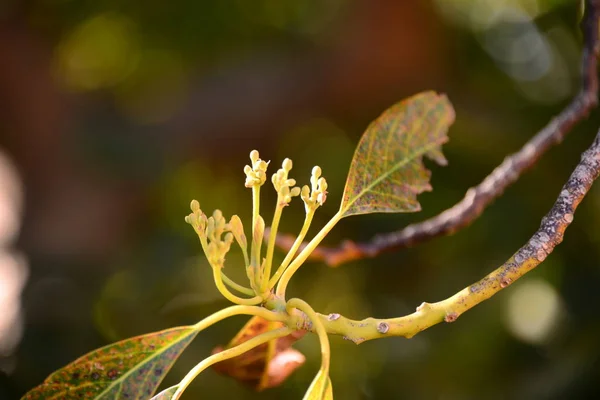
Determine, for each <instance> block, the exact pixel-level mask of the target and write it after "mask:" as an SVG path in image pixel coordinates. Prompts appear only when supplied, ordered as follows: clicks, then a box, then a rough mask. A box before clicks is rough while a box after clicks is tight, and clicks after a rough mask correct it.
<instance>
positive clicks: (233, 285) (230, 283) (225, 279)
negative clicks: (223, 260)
mask: <svg viewBox="0 0 600 400" xmlns="http://www.w3.org/2000/svg"><path fill="white" fill-rule="evenodd" d="M221 276H222V278H223V282H224V283H225V284H226V285H227V286H229V287H230V288H232V289H234V290H237V291H238V292H240V293H242V294H245V295H248V296H254V295H255V293H254V290H252V289H250V288H247V287H245V286H242V285H240V284H239V283H237V282H235V281H234V280H232V279H231V278H229V277H228V276H227V275H225V273H224V272H223V271H221Z"/></svg>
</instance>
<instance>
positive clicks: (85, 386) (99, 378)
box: [22, 326, 197, 400]
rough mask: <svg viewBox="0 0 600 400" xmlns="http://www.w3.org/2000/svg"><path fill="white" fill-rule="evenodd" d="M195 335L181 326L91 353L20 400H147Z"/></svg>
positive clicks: (193, 331)
mask: <svg viewBox="0 0 600 400" xmlns="http://www.w3.org/2000/svg"><path fill="white" fill-rule="evenodd" d="M196 333H197V331H196V330H195V329H193V327H191V326H182V327H177V328H172V329H167V330H164V331H160V332H154V333H150V334H147V335H142V336H137V337H134V338H131V339H126V340H123V341H120V342H117V343H114V344H111V345H108V346H105V347H102V348H101V349H98V350H94V351H92V352H90V353H88V354H86V355H84V356H83V357H81V358H79V359H77V360H75V361H73V362H72V363H71V364H69V365H67V366H66V367H64V368H62V369H60V370H58V371H56V372H55V373H53V374H52V375H50V376H49V377H48V378H47V379H46V380H45V381H44V382H43V383H42V384H41V385H39V386H37V387H36V388H34V389H33V390H31V391H30V392H28V393H27V394H25V396H24V397H23V398H22V400H37V399H40V400H41V399H44V400H71V399H78V400H79V399H97V400H98V399H102V400H113V399H128V400H138V399H139V400H147V399H149V398H150V397H151V396H152V395H153V394H154V392H155V391H156V388H157V387H158V385H159V384H160V382H161V381H162V380H163V378H164V377H165V375H166V374H167V372H169V369H171V367H172V366H173V364H174V363H175V361H176V360H177V358H178V357H179V355H180V354H181V353H182V352H183V350H185V348H186V347H187V346H188V344H190V342H191V341H192V339H193V338H194V337H195V336H196Z"/></svg>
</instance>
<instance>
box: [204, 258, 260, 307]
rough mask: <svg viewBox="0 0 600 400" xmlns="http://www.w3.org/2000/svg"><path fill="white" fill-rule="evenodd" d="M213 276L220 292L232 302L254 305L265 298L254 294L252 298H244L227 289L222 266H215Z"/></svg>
mask: <svg viewBox="0 0 600 400" xmlns="http://www.w3.org/2000/svg"><path fill="white" fill-rule="evenodd" d="M213 277H214V279H215V284H216V285H217V289H219V292H221V294H222V295H223V297H225V298H226V299H227V300H229V301H231V302H232V303H235V304H240V305H246V306H254V305H257V304H260V303H261V302H262V300H263V299H262V297H260V296H254V297H252V298H250V299H244V298H242V297H239V296H236V295H235V294H233V293H231V292H230V291H229V289H227V287H226V286H225V285H224V284H223V275H222V274H221V268H219V267H213Z"/></svg>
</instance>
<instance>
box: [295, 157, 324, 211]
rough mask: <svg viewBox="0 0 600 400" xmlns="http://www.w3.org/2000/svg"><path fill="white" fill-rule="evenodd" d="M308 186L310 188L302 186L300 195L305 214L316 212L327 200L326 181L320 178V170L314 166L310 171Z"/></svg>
mask: <svg viewBox="0 0 600 400" xmlns="http://www.w3.org/2000/svg"><path fill="white" fill-rule="evenodd" d="M310 185H311V188H309V187H308V185H304V186H303V187H302V192H301V195H300V196H301V197H302V201H304V207H305V208H306V212H309V211H310V210H313V211H314V210H316V209H317V208H318V207H319V206H322V205H323V204H324V203H325V200H327V181H326V180H325V178H323V177H321V168H320V167H318V166H315V167H314V168H313V169H312V174H311V177H310Z"/></svg>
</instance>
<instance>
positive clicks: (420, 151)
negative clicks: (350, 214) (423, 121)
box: [340, 138, 443, 214]
mask: <svg viewBox="0 0 600 400" xmlns="http://www.w3.org/2000/svg"><path fill="white" fill-rule="evenodd" d="M442 139H443V138H442ZM439 142H442V140H441V139H440V140H438V141H434V142H432V143H430V144H429V145H426V146H423V147H420V148H419V149H418V151H415V152H414V153H413V154H412V155H410V156H408V157H406V158H405V159H404V160H402V161H400V162H398V163H397V164H396V165H395V166H394V167H392V168H391V169H389V170H388V171H387V172H385V173H383V174H381V176H379V177H378V178H377V179H375V180H373V181H372V182H371V183H370V184H369V185H367V187H365V188H364V189H363V190H361V191H360V193H358V194H357V195H356V196H354V198H353V199H352V201H349V202H347V203H346V207H344V208H341V209H340V212H341V213H342V214H345V213H346V211H348V210H349V209H350V207H352V205H353V204H354V203H356V201H357V200H358V199H360V198H361V197H362V196H363V195H364V194H365V193H367V192H368V191H370V190H371V189H373V188H374V187H375V186H377V185H378V184H379V182H381V181H382V180H384V179H385V178H387V177H388V176H390V175H391V174H393V173H394V172H396V171H397V170H398V169H399V168H402V167H403V166H405V165H406V164H408V163H409V162H411V161H413V160H414V159H415V158H417V157H419V156H422V155H423V154H425V153H427V152H428V151H429V150H431V149H433V148H435V147H436V146H439V145H440V143H439Z"/></svg>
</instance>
